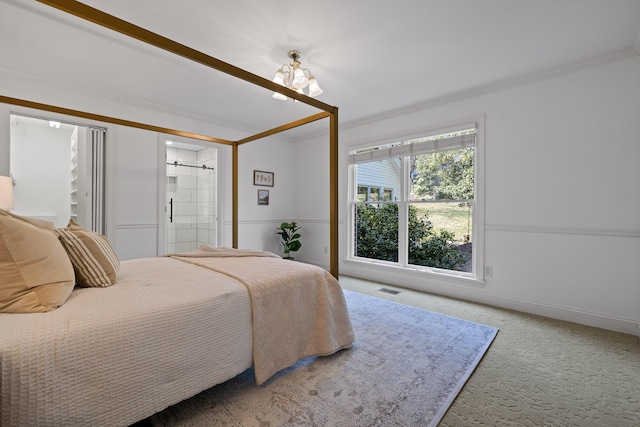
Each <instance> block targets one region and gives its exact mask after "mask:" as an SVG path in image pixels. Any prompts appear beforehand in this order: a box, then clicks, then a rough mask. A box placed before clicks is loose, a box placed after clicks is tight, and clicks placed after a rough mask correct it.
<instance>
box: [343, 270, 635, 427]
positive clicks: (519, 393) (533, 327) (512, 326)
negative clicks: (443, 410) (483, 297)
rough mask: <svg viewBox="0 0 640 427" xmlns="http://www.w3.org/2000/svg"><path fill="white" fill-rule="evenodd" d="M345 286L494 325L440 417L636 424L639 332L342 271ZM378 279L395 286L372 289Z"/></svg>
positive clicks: (454, 421) (451, 424)
mask: <svg viewBox="0 0 640 427" xmlns="http://www.w3.org/2000/svg"><path fill="white" fill-rule="evenodd" d="M340 283H341V284H342V286H343V287H344V288H345V289H351V290H354V291H358V292H362V293H366V294H371V295H376V296H379V297H382V298H385V299H389V300H392V301H396V302H401V303H404V304H409V305H413V306H417V307H421V308H424V309H427V310H432V311H436V312H439V313H444V314H448V315H451V316H456V317H460V318H463V319H468V320H472V321H475V322H479V323H484V324H487V325H492V326H496V327H498V328H500V333H499V334H498V336H497V337H496V339H495V340H494V342H493V344H492V345H491V347H490V348H489V350H488V351H487V354H486V355H485V357H484V358H483V360H482V362H481V363H480V365H479V366H478V367H477V369H476V370H475V371H474V373H473V375H472V376H471V378H470V379H469V381H467V383H466V384H465V386H464V388H463V389H462V391H461V392H460V394H459V395H458V397H457V398H456V400H455V401H454V402H453V404H452V405H451V407H450V408H449V411H448V412H447V414H446V415H445V417H444V418H443V419H442V422H441V423H440V426H442V427H458V426H465V427H466V426H492V427H493V426H496V427H499V426H525V427H526V426H554V427H555V426H563V427H564V426H580V427H591V426H592V427H596V426H597V427H607V426H611V427H627V426H628V427H637V426H640V338H638V337H637V336H633V335H627V334H621V333H617V332H611V331H606V330H603V329H597V328H592V327H588V326H583V325H577V324H574V323H569V322H563V321H560V320H554V319H548V318H544V317H540V316H535V315H530V314H525V313H520V312H516V311H511V310H505V309H500V308H495V307H489V306H485V305H481V304H475V303H471V302H466V301H460V300H455V299H451V298H446V297H441V296H437V295H430V294H426V293H422V292H417V291H412V290H407V289H402V288H397V287H393V286H388V285H381V284H377V283H372V282H369V281H365V280H359V279H353V278H350V277H341V278H340ZM381 287H385V288H389V289H396V290H400V291H402V292H401V293H399V294H397V295H390V294H386V293H382V292H379V291H378V290H379V289H380V288H381Z"/></svg>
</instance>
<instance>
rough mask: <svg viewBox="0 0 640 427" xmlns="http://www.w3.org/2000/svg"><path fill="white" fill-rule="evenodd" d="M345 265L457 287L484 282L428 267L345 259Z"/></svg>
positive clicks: (478, 285) (458, 273)
mask: <svg viewBox="0 0 640 427" xmlns="http://www.w3.org/2000/svg"><path fill="white" fill-rule="evenodd" d="M343 262H344V263H345V264H346V265H352V266H354V267H361V268H367V269H374V270H378V271H380V272H388V273H390V274H394V275H397V274H403V275H405V274H406V275H409V276H412V277H420V278H422V279H424V278H428V279H431V280H433V281H437V282H447V283H454V284H459V285H467V286H477V287H484V285H485V284H486V281H484V280H482V279H478V278H475V277H473V276H472V275H471V274H470V273H463V272H448V271H446V270H439V269H432V268H429V267H419V266H414V267H402V266H399V265H396V264H391V263H386V262H375V261H369V260H365V259H353V258H352V259H345V260H343Z"/></svg>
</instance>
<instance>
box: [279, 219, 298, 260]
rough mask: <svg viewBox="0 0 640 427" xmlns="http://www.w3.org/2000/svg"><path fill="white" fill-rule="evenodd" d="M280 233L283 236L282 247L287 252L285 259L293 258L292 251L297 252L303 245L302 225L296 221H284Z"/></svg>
mask: <svg viewBox="0 0 640 427" xmlns="http://www.w3.org/2000/svg"><path fill="white" fill-rule="evenodd" d="M278 230H280V231H278V234H279V235H280V236H281V237H282V248H283V252H284V254H285V256H284V259H293V257H292V256H291V255H290V253H291V252H295V251H297V250H298V249H300V247H301V246H302V243H300V240H298V239H300V233H298V230H300V227H298V224H296V223H295V221H294V222H283V223H282V224H280V228H278Z"/></svg>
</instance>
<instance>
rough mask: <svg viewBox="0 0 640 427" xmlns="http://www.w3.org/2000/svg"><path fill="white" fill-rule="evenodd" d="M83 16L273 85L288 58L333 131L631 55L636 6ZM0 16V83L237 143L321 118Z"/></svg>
mask: <svg viewBox="0 0 640 427" xmlns="http://www.w3.org/2000/svg"><path fill="white" fill-rule="evenodd" d="M85 3H86V4H88V5H90V6H93V7H95V8H98V9H100V10H102V11H105V12H107V13H110V14H112V15H115V16H117V17H119V18H122V19H124V20H127V21H129V22H131V23H134V24H136V25H138V26H141V27H143V28H145V29H148V30H150V31H153V32H156V33H158V34H160V35H163V36H165V37H168V38H170V39H173V40H175V41H177V42H179V43H182V44H185V45H187V46H189V47H192V48H194V49H197V50H199V51H201V52H204V53H206V54H208V55H210V56H213V57H215V58H218V59H220V60H222V61H225V62H228V63H231V64H233V65H235V66H237V67H240V68H242V69H245V70H247V71H249V72H251V73H254V74H256V75H259V76H262V77H265V78H267V79H269V80H270V79H272V78H273V75H274V73H275V71H276V69H277V68H279V67H280V65H282V64H283V63H285V62H289V58H288V57H287V55H286V54H287V51H288V50H290V49H298V50H300V51H301V52H302V58H301V62H302V64H303V66H304V67H307V68H309V69H310V70H311V71H312V72H313V74H314V75H315V76H316V78H317V79H318V82H319V84H320V86H321V87H322V88H323V89H324V93H323V94H322V95H320V96H319V97H318V99H319V100H321V101H323V102H325V103H327V104H330V105H334V106H337V107H339V111H340V113H339V118H340V124H341V126H349V125H350V124H355V123H361V122H363V121H365V120H370V119H372V118H376V117H379V116H381V115H384V114H388V113H392V112H394V111H397V110H403V109H407V108H413V107H416V106H419V105H425V104H429V103H433V102H437V101H439V100H443V99H447V98H450V97H453V96H462V95H464V94H466V93H473V92H476V91H478V90H483V88H487V87H495V86H496V85H500V84H505V83H509V82H514V81H518V80H521V79H526V78H528V77H531V76H534V75H537V74H539V73H544V72H547V71H549V70H555V69H558V68H562V67H567V66H572V65H574V64H581V63H585V62H590V61H594V60H598V58H605V57H606V58H608V57H617V56H620V57H624V56H625V55H626V56H632V55H637V54H638V53H637V52H638V51H640V1H639V0H529V1H525V0H395V1H393V2H391V1H381V0H380V1H376V0H323V1H318V2H308V1H290V0H279V1H277V2H275V1H271V2H268V1H264V0H262V1H261V0H234V1H211V0H185V1H181V2H177V1H167V0H136V1H127V2H125V1H118V2H114V1H111V0H86V1H85ZM0 10H1V13H0V78H1V77H2V74H3V73H9V74H11V75H16V74H19V75H24V76H27V77H28V78H30V79H36V80H39V81H46V82H49V83H51V84H55V85H61V86H64V87H72V88H74V89H77V90H79V91H81V92H84V93H90V94H94V95H96V96H101V97H105V98H107V99H115V100H118V101H121V102H126V103H130V104H134V105H138V106H143V107H146V108H151V109H157V110H161V111H164V112H167V111H168V112H171V113H173V114H177V115H181V116H186V117H193V118H196V119H199V120H205V121H208V122H212V123H218V124H224V125H225V126H227V127H229V128H231V129H234V130H235V132H236V133H237V132H242V133H246V134H247V135H251V134H253V133H256V132H259V131H263V130H266V129H270V128H272V127H276V126H279V125H282V124H284V123H288V122H290V121H292V120H295V119H297V118H301V117H306V116H308V115H310V114H313V113H315V112H317V110H316V109H315V108H313V107H309V106H307V105H304V104H302V103H294V102H291V101H287V102H283V101H276V100H274V99H272V98H271V93H270V92H269V91H267V90H265V89H262V88H259V87H257V86H253V85H251V84H249V83H246V82H243V81H239V80H237V79H234V78H232V77H230V76H226V75H224V74H222V73H220V72H218V71H215V70H212V69H210V68H206V67H204V66H202V65H199V64H196V63H193V62H190V61H188V60H186V59H183V58H180V57H177V56H175V55H173V54H170V53H168V52H164V51H160V50H159V49H157V48H154V47H152V46H148V45H144V44H142V43H140V42H138V41H136V40H132V39H129V38H127V37H125V36H122V35H119V34H116V33H114V32H112V31H110V30H107V29H103V28H100V27H97V26H96V25H94V24H90V23H87V22H84V21H82V20H80V19H79V18H75V17H73V16H70V15H68V14H65V13H63V12H60V11H58V10H55V9H53V8H51V7H49V6H46V5H43V4H40V3H37V2H35V1H26V0H0ZM634 48H635V51H634ZM1 94H2V95H6V96H12V94H9V93H1ZM36 101H38V100H36ZM65 107H70V108H73V106H66V105H65ZM97 113H100V114H104V112H97ZM112 115H113V114H112ZM152 124H155V125H162V124H159V123H152ZM318 126H319V125H317V124H316V125H315V126H310V127H309V126H305V127H304V130H303V129H300V128H299V129H298V130H296V131H295V132H294V133H292V135H293V138H294V139H295V138H299V137H302V136H304V134H305V133H309V132H315V131H317V129H319V127H318ZM324 127H326V125H324V126H323V127H321V128H322V129H324ZM213 136H217V137H220V138H225V137H226V136H225V135H213Z"/></svg>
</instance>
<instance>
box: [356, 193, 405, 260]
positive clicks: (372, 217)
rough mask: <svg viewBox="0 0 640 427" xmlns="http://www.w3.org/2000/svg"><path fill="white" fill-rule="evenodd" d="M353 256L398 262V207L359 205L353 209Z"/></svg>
mask: <svg viewBox="0 0 640 427" xmlns="http://www.w3.org/2000/svg"><path fill="white" fill-rule="evenodd" d="M354 222H355V236H354V255H355V256H357V257H362V258H371V259H377V260H382V261H393V262H398V205H397V204H395V203H385V204H369V203H367V204H360V205H356V209H355V221H354Z"/></svg>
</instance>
